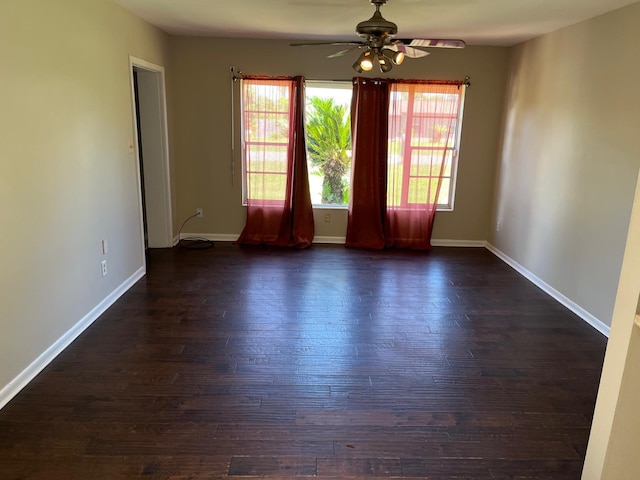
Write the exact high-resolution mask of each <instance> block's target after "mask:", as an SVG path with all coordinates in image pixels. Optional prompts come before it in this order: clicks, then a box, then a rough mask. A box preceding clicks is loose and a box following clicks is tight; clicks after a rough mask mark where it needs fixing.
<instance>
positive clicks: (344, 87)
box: [305, 81, 352, 207]
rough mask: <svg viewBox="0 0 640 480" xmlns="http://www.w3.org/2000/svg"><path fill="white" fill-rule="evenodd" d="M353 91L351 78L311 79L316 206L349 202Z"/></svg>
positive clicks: (310, 147)
mask: <svg viewBox="0 0 640 480" xmlns="http://www.w3.org/2000/svg"><path fill="white" fill-rule="evenodd" d="M351 93H352V87H351V83H350V82H315V81H314V82H312V81H308V82H307V88H306V97H307V105H306V110H305V117H306V131H307V161H308V165H309V188H310V190H311V203H312V204H313V205H314V206H322V207H327V206H336V207H346V206H347V205H348V204H349V183H350V180H351V116H350V111H351Z"/></svg>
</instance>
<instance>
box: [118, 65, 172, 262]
mask: <svg viewBox="0 0 640 480" xmlns="http://www.w3.org/2000/svg"><path fill="white" fill-rule="evenodd" d="M129 64H130V72H131V87H132V98H133V111H134V118H135V122H134V126H135V138H134V142H133V153H134V154H135V155H136V158H137V164H138V172H139V188H140V189H139V207H140V225H141V245H142V247H143V248H144V252H145V265H146V258H147V255H146V253H147V249H149V248H169V247H172V246H173V243H174V242H173V221H172V211H171V188H170V169H169V149H168V135H167V119H166V93H165V78H164V67H161V66H159V65H155V64H152V63H149V62H147V61H145V60H142V59H139V58H135V57H129Z"/></svg>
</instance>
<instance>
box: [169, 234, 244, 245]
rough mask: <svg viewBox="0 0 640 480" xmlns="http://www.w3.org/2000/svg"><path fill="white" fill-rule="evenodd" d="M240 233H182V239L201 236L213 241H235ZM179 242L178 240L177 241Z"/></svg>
mask: <svg viewBox="0 0 640 480" xmlns="http://www.w3.org/2000/svg"><path fill="white" fill-rule="evenodd" d="M239 236H240V234H237V235H236V234H233V233H231V234H230V233H181V234H180V240H184V239H186V238H199V239H202V240H210V241H212V242H235V241H236V240H238V237H239ZM176 243H177V242H176Z"/></svg>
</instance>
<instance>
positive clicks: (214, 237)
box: [176, 233, 487, 248]
mask: <svg viewBox="0 0 640 480" xmlns="http://www.w3.org/2000/svg"><path fill="white" fill-rule="evenodd" d="M239 236H240V234H237V235H236V234H227V233H182V234H181V235H180V239H185V238H202V239H205V240H211V241H213V242H216V241H217V242H235V241H236V240H237V239H238V237H239ZM345 242H346V238H345V237H330V236H323V235H316V236H315V237H314V238H313V243H318V244H321V243H329V244H334V245H344V244H345ZM177 243H178V242H177V237H176V244H177ZM431 245H433V246H434V247H480V248H484V247H486V246H487V242H485V241H484V240H450V239H432V240H431Z"/></svg>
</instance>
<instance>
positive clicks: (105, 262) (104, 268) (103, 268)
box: [100, 260, 107, 277]
mask: <svg viewBox="0 0 640 480" xmlns="http://www.w3.org/2000/svg"><path fill="white" fill-rule="evenodd" d="M100 266H101V267H102V276H103V277H106V276H107V261H106V260H102V261H101V262H100Z"/></svg>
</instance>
